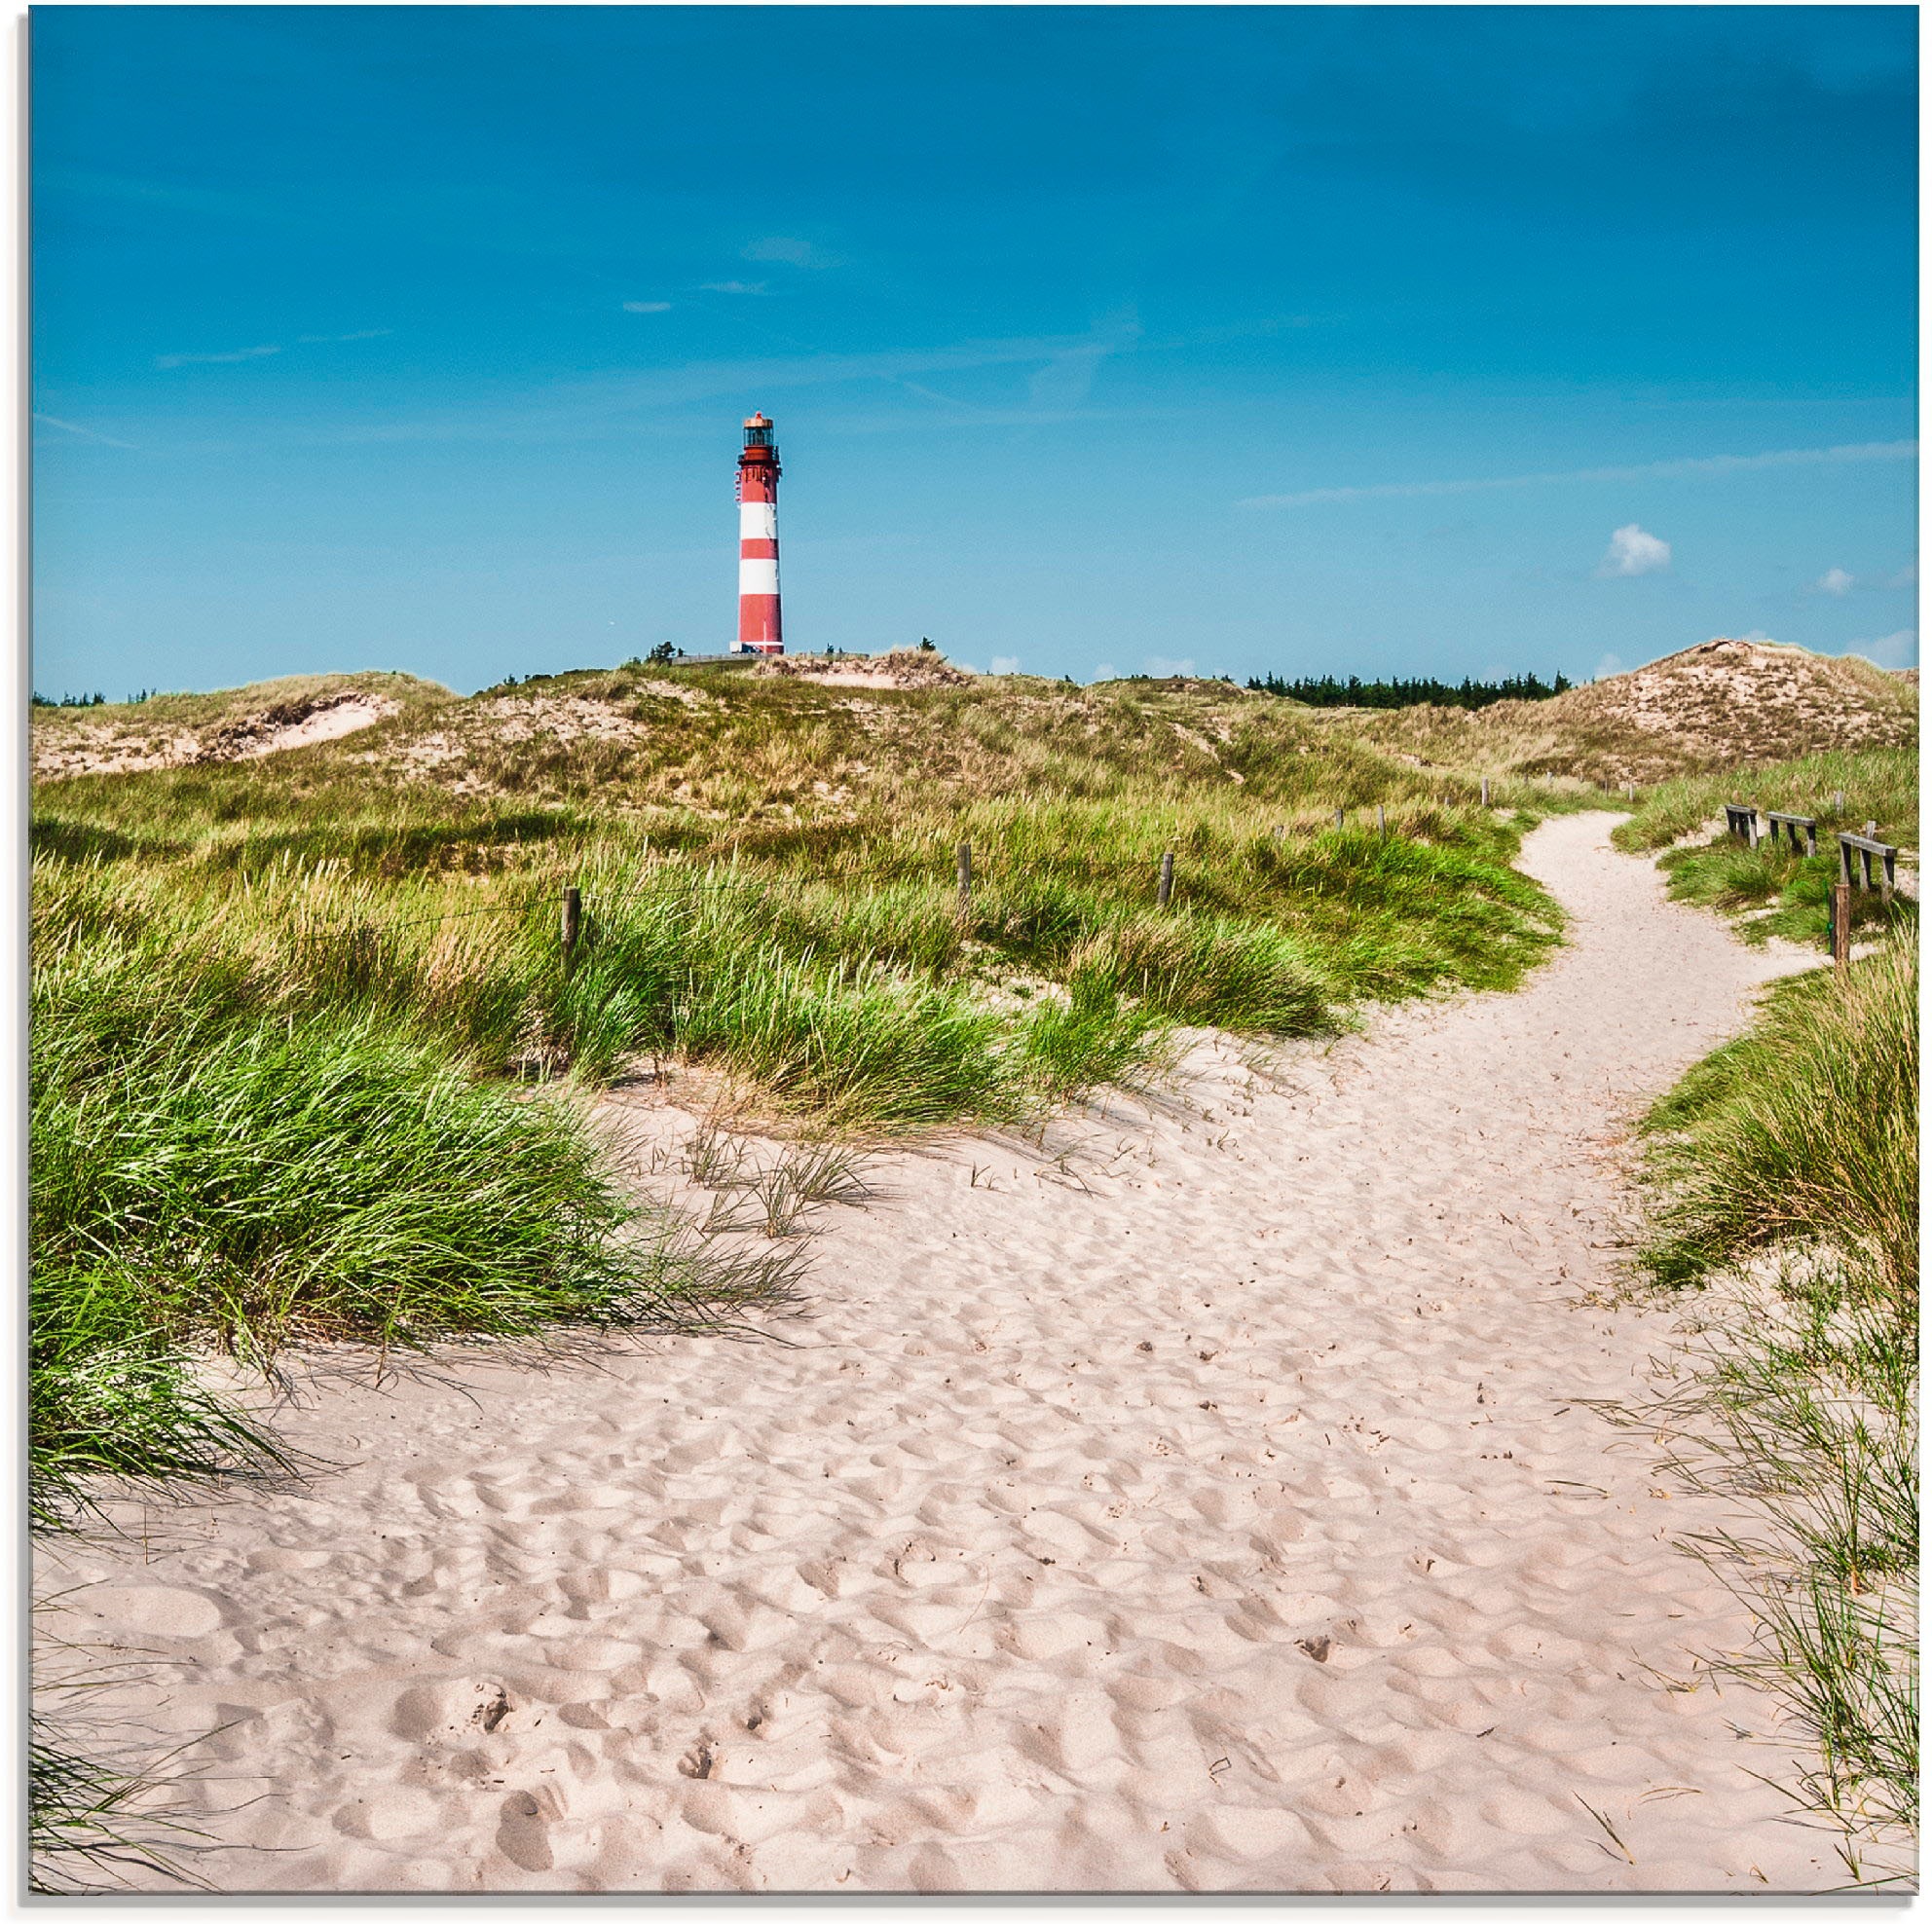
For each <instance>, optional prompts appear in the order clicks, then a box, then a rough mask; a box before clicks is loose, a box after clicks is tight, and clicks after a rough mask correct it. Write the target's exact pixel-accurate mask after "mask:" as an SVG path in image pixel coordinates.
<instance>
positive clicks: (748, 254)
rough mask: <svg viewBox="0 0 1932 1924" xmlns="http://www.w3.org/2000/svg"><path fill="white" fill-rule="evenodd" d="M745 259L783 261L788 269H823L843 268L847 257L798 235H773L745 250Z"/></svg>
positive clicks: (755, 242) (754, 242)
mask: <svg viewBox="0 0 1932 1924" xmlns="http://www.w3.org/2000/svg"><path fill="white" fill-rule="evenodd" d="M745 259H746V260H748V261H783V262H785V263H786V265H787V266H788V267H812V268H823V267H840V266H843V264H844V259H845V257H844V255H842V254H835V253H832V252H830V251H828V250H827V249H826V248H824V247H819V246H815V245H813V243H812V242H811V241H809V240H799V239H798V237H797V236H796V235H790V234H773V235H769V236H767V237H766V238H765V239H764V240H754V241H753V242H752V243H751V245H750V246H749V247H747V248H746V249H745Z"/></svg>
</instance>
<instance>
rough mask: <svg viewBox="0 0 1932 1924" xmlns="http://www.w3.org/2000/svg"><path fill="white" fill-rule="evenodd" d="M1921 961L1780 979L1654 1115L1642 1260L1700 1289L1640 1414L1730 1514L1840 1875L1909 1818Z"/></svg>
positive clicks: (1737, 1556) (1884, 1859) (1873, 1864)
mask: <svg viewBox="0 0 1932 1924" xmlns="http://www.w3.org/2000/svg"><path fill="white" fill-rule="evenodd" d="M1917 1005H1918V966H1917V954H1916V948H1915V945H1914V944H1913V942H1912V941H1911V940H1910V939H1909V938H1901V937H1897V936H1895V937H1893V938H1891V939H1889V940H1887V941H1886V942H1885V943H1883V944H1882V945H1881V946H1880V948H1879V949H1878V951H1877V952H1876V954H1874V955H1872V956H1870V957H1868V958H1866V959H1864V960H1862V961H1860V962H1858V963H1856V964H1855V965H1854V966H1853V968H1852V972H1851V976H1850V980H1849V981H1848V982H1847V983H1845V984H1843V985H1842V986H1841V985H1840V984H1839V983H1838V982H1837V981H1835V980H1834V979H1833V977H1832V975H1831V974H1830V972H1828V971H1824V970H1818V971H1813V972H1812V973H1810V974H1807V975H1803V976H1799V977H1794V978H1790V979H1787V980H1786V981H1784V982H1782V983H1780V984H1778V985H1777V987H1776V988H1775V989H1773V991H1772V992H1771V993H1770V994H1769V995H1768V996H1767V998H1766V1001H1765V1007H1764V1009H1763V1011H1762V1013H1761V1014H1760V1016H1759V1018H1758V1019H1757V1021H1756V1022H1755V1023H1754V1025H1753V1026H1752V1027H1751V1029H1750V1030H1748V1031H1747V1032H1746V1033H1745V1034H1744V1035H1743V1036H1741V1037H1739V1038H1738V1039H1737V1040H1736V1041H1734V1042H1732V1043H1729V1044H1728V1045H1727V1046H1726V1047H1724V1048H1723V1049H1720V1050H1719V1051H1717V1052H1716V1053H1715V1054H1714V1055H1711V1056H1709V1057H1707V1058H1706V1059H1705V1060H1704V1061H1703V1062H1702V1063H1700V1064H1699V1065H1698V1066H1697V1067H1696V1068H1694V1069H1693V1070H1691V1073H1690V1074H1689V1075H1688V1076H1687V1077H1686V1078H1685V1080H1684V1081H1683V1082H1682V1083H1681V1084H1680V1085H1679V1086H1678V1088H1677V1089H1676V1090H1675V1091H1673V1092H1671V1094H1669V1095H1668V1096H1667V1097H1665V1098H1664V1099H1663V1100H1662V1101H1661V1102H1659V1103H1658V1104H1657V1105H1656V1107H1655V1108H1654V1109H1653V1111H1652V1113H1651V1116H1650V1118H1649V1121H1648V1124H1647V1129H1646V1134H1647V1139H1648V1142H1649V1160H1648V1173H1649V1177H1650V1180H1651V1183H1652V1185H1653V1194H1654V1208H1653V1227H1652V1233H1651V1237H1650V1240H1649V1242H1648V1244H1647V1246H1646V1248H1645V1250H1644V1253H1643V1260H1644V1263H1645V1265H1646V1267H1647V1268H1648V1269H1649V1271H1650V1273H1651V1274H1652V1275H1653V1277H1656V1278H1657V1279H1658V1280H1659V1281H1660V1282H1663V1283H1665V1284H1668V1285H1672V1286H1683V1285H1685V1284H1687V1283H1698V1284H1705V1283H1708V1284H1713V1285H1715V1287H1714V1290H1713V1301H1714V1307H1713V1310H1712V1312H1711V1314H1710V1319H1709V1322H1710V1326H1709V1328H1708V1330H1707V1333H1706V1336H1705V1339H1704V1341H1703V1343H1702V1345H1701V1346H1700V1348H1699V1349H1698V1350H1697V1351H1694V1352H1693V1359H1692V1363H1691V1368H1690V1370H1689V1372H1688V1374H1687V1376H1686V1377H1685V1378H1684V1379H1683V1380H1682V1381H1681V1382H1680V1384H1679V1386H1678V1387H1677V1390H1676V1392H1675V1393H1674V1394H1673V1395H1671V1396H1669V1397H1668V1398H1666V1399H1665V1401H1664V1402H1663V1404H1661V1405H1660V1406H1658V1407H1656V1408H1653V1409H1649V1410H1645V1411H1642V1412H1638V1413H1637V1414H1638V1415H1639V1417H1640V1419H1641V1421H1642V1423H1643V1424H1644V1426H1645V1427H1646V1428H1647V1429H1649V1430H1651V1431H1652V1432H1653V1433H1656V1434H1661V1435H1664V1436H1667V1437H1668V1438H1669V1439H1670V1441H1671V1444H1672V1449H1673V1453H1674V1457H1675V1460H1676V1463H1677V1467H1678V1468H1679V1470H1680V1471H1681V1472H1682V1473H1683V1475H1684V1476H1685V1477H1686V1479H1687V1480H1688V1481H1689V1482H1690V1483H1691V1485H1692V1486H1693V1487H1697V1488H1701V1489H1706V1490H1712V1491H1716V1492H1719V1493H1721V1494H1722V1495H1724V1496H1725V1497H1727V1498H1728V1499H1730V1501H1731V1502H1732V1504H1733V1505H1734V1506H1735V1507H1736V1509H1737V1512H1738V1514H1739V1516H1740V1518H1741V1519H1744V1520H1743V1521H1740V1523H1739V1525H1738V1526H1737V1527H1736V1528H1735V1529H1734V1530H1733V1531H1731V1532H1730V1533H1728V1534H1727V1535H1724V1536H1723V1537H1721V1538H1718V1539H1716V1540H1715V1541H1712V1542H1709V1543H1706V1544H1704V1545H1703V1546H1701V1547H1702V1550H1703V1553H1704V1554H1705V1555H1706V1556H1707V1557H1708V1558H1709V1559H1710V1561H1711V1562H1712V1563H1713V1565H1714V1567H1715V1568H1716V1569H1718V1570H1719V1571H1720V1572H1722V1573H1723V1574H1724V1575H1725V1576H1726V1577H1727V1579H1728V1581H1730V1582H1731V1583H1732V1584H1733V1585H1734V1586H1735V1587H1736V1588H1737V1589H1738V1590H1739V1591H1740V1593H1741V1594H1742V1595H1743V1596H1744V1597H1745V1598H1746V1600H1747V1601H1748V1602H1749V1604H1750V1605H1751V1607H1752V1609H1753V1611H1754V1614H1755V1616H1756V1619H1757V1623H1758V1638H1757V1641H1756V1644H1755V1645H1754V1646H1753V1647H1752V1649H1751V1650H1750V1651H1749V1652H1747V1653H1746V1654H1745V1655H1744V1656H1743V1657H1742V1658H1740V1659H1736V1660H1733V1661H1732V1663H1731V1664H1730V1667H1731V1668H1732V1669H1733V1670H1735V1671H1737V1672H1738V1673H1739V1674H1741V1675H1744V1676H1746V1677H1748V1678H1749V1679H1750V1680H1751V1681H1753V1682H1754V1683H1758V1684H1759V1685H1761V1686H1762V1687H1764V1688H1765V1689H1766V1690H1768V1691H1769V1692H1770V1693H1771V1694H1772V1695H1773V1696H1775V1697H1777V1698H1778V1699H1780V1700H1781V1701H1782V1702H1783V1703H1784V1704H1785V1705H1786V1706H1787V1707H1788V1708H1789V1709H1790V1711H1791V1712H1792V1713H1793V1715H1794V1716H1795V1718H1796V1720H1797V1721H1798V1724H1799V1727H1801V1728H1802V1729H1805V1730H1808V1731H1809V1733H1810V1734H1811V1736H1812V1737H1813V1738H1814V1739H1815V1740H1816V1743H1817V1746H1818V1762H1817V1764H1816V1765H1815V1766H1814V1767H1812V1768H1809V1769H1807V1770H1805V1771H1804V1772H1803V1773H1802V1777H1801V1782H1800V1785H1799V1794H1800V1796H1801V1799H1802V1801H1803V1802H1805V1803H1806V1804H1808V1805H1809V1806H1810V1807H1811V1808H1812V1809H1814V1810H1816V1811H1818V1812H1821V1813H1823V1814H1825V1815H1828V1816H1829V1817H1831V1818H1832V1819H1834V1820H1835V1821H1836V1822H1837V1823H1839V1825H1840V1826H1841V1827H1842V1829H1843V1831H1844V1833H1845V1843H1844V1846H1843V1849H1844V1855H1845V1858H1846V1862H1847V1864H1848V1866H1849V1867H1850V1868H1851V1869H1852V1871H1853V1873H1854V1875H1857V1876H1860V1877H1874V1876H1877V1877H1882V1876H1884V1875H1887V1874H1891V1873H1892V1872H1893V1871H1894V1869H1895V1867H1896V1862H1897V1860H1898V1858H1899V1856H1900V1853H1901V1849H1902V1842H1901V1840H1902V1839H1903V1838H1906V1837H1908V1836H1909V1835H1910V1833H1911V1832H1912V1831H1913V1830H1914V1829H1915V1826H1916V1823H1917V1814H1918V1789H1917V1766H1918V1742H1917V1649H1916V1624H1915V1615H1916V1603H1917V1574H1918V1547H1917V1546H1918V1482H1917V1462H1916V1455H1917V1416H1916V1410H1917V1387H1918V1386H1917V1376H1918V1372H1917V1306H1918V1242H1917V1238H1918V1145H1917V1136H1918V1031H1917Z"/></svg>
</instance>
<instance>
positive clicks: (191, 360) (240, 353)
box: [154, 347, 281, 367]
mask: <svg viewBox="0 0 1932 1924" xmlns="http://www.w3.org/2000/svg"><path fill="white" fill-rule="evenodd" d="M280 352H281V350H280V349H279V347H277V348H234V349H231V350H230V351H228V352H227V353H222V354H157V355H155V357H154V364H155V366H157V367H198V366H205V367H214V366H216V365H218V364H220V363H221V362H224V361H251V360H261V359H263V358H264V357H265V356H267V355H269V354H279V353H280Z"/></svg>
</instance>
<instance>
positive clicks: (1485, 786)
mask: <svg viewBox="0 0 1932 1924" xmlns="http://www.w3.org/2000/svg"><path fill="white" fill-rule="evenodd" d="M1482 805H1483V806H1484V807H1485V808H1487V807H1488V806H1489V777H1488V776H1487V775H1485V776H1484V777H1483V778H1482Z"/></svg>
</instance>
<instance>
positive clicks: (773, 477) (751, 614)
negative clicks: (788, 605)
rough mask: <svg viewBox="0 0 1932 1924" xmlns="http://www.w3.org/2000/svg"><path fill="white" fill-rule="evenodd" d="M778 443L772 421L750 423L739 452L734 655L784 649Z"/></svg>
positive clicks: (758, 417)
mask: <svg viewBox="0 0 1932 1924" xmlns="http://www.w3.org/2000/svg"><path fill="white" fill-rule="evenodd" d="M778 471H779V470H778V447H777V444H776V443H775V442H774V441H773V439H772V437H771V423H770V422H768V421H767V420H766V419H765V418H764V416H763V415H762V414H755V415H753V416H752V418H751V419H750V420H749V421H748V422H746V423H745V450H744V453H743V454H741V455H740V456H739V457H738V639H737V642H736V643H735V645H734V646H733V648H732V650H731V652H732V653H733V654H783V653H784V652H785V631H784V628H783V626H782V625H781V623H780V621H779V618H778Z"/></svg>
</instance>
